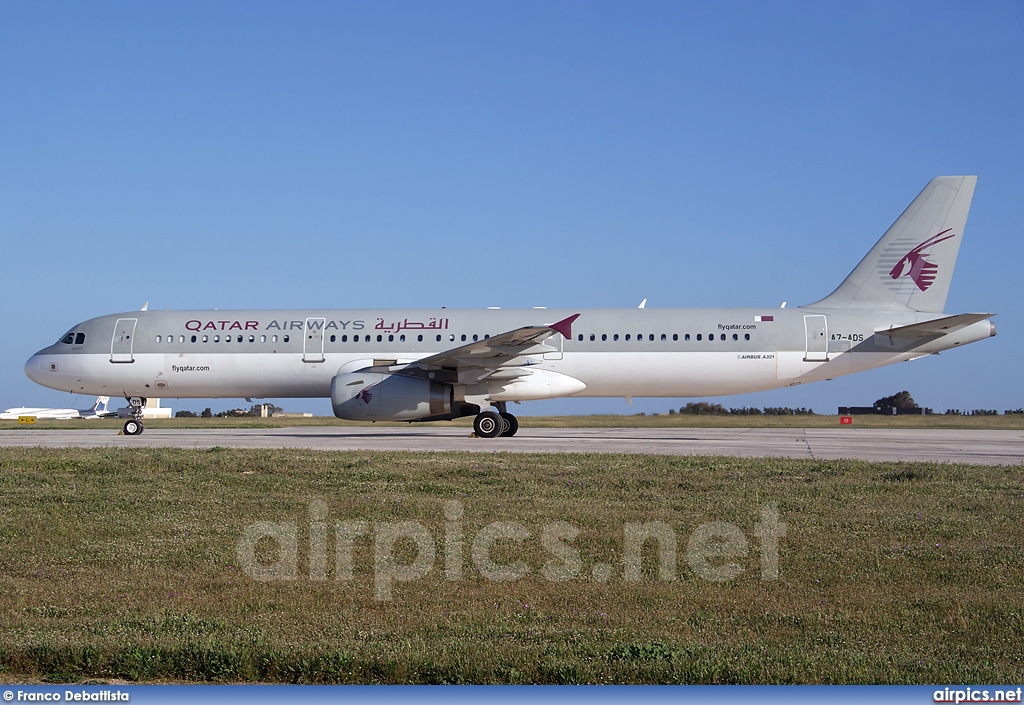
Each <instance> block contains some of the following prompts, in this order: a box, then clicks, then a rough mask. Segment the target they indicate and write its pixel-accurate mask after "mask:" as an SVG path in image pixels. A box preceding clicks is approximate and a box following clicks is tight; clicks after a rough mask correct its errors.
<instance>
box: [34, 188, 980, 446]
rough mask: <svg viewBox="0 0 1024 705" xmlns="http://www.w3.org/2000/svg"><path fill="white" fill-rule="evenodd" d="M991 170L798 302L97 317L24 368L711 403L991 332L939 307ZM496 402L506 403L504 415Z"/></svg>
mask: <svg viewBox="0 0 1024 705" xmlns="http://www.w3.org/2000/svg"><path fill="white" fill-rule="evenodd" d="M976 181H977V177H973V176H945V177H937V178H935V179H932V181H931V182H929V183H928V185H927V186H926V187H925V189H924V190H923V191H921V193H920V194H919V195H918V196H917V198H916V199H914V201H913V202H912V203H911V204H910V206H908V208H907V209H906V211H904V213H903V215H902V216H900V218H899V219H897V221H896V222H895V223H894V224H893V225H892V226H891V227H890V228H889V229H888V230H887V231H886V233H885V234H884V235H883V236H882V237H881V239H879V240H878V242H876V243H875V246H874V247H873V248H872V249H871V250H870V251H869V252H868V254H867V255H865V257H864V259H862V260H861V262H860V264H858V265H857V267H856V268H854V270H853V271H852V272H851V273H850V275H849V276H848V277H847V278H846V279H845V280H844V281H843V282H842V283H841V284H840V285H839V287H837V288H836V290H835V291H834V292H832V293H831V294H830V295H829V296H826V297H825V298H824V299H821V300H820V301H818V302H816V303H813V304H810V305H808V306H802V307H796V308H789V309H784V308H767V307H766V308H711V309H652V308H636V309H562V310H557V309H508V310H500V309H486V310H467V309H461V310H450V309H437V310H427V309H397V310H295V311H274V310H252V311H245V310H242V311H145V310H143V311H135V312H129V313H119V314H112V315H108V316H102V317H99V318H93V319H91V320H88V321H85V322H83V323H81V324H79V325H77V326H75V327H74V328H72V329H71V331H69V332H68V333H67V334H65V336H64V337H63V338H62V339H61V340H60V341H59V342H57V343H55V344H53V345H51V346H49V347H47V348H44V349H43V350H40V351H39V352H38V353H36V354H35V355H33V356H32V357H31V358H30V359H29V361H28V362H27V363H26V365H25V373H26V374H27V375H28V376H29V377H30V378H31V379H33V380H35V381H36V382H38V383H39V384H42V385H45V386H47V387H52V388H54V389H61V390H65V391H69V392H74V393H78V394H96V395H105V396H115V395H119V396H124V397H126V398H128V400H129V403H130V404H131V406H132V407H133V409H135V421H134V422H129V423H128V424H126V428H125V431H126V433H130V434H135V433H140V432H141V429H142V427H141V412H140V411H139V409H140V407H141V405H142V404H143V403H144V399H145V398H147V397H176V398H187V397H199V398H218V397H220V398H239V397H242V398H250V399H251V398H279V397H330V398H331V403H332V406H333V408H334V413H335V415H336V416H339V417H340V418H346V419H361V420H392V421H432V420H439V419H445V418H458V417H460V416H468V415H472V414H476V415H477V419H476V422H475V423H474V428H475V430H476V432H477V434H478V435H481V436H483V437H493V436H494V435H513V434H514V433H515V431H516V429H517V428H518V422H517V421H516V420H515V417H513V416H512V415H511V414H508V413H507V410H506V408H505V405H506V404H507V403H508V402H516V401H527V400H536V399H551V398H557V397H566V396H577V397H706V396H717V395H725V394H739V393H744V392H755V391H760V390H767V389H775V388H779V387H786V386H792V385H797V384H804V383H807V382H814V381H818V380H822V379H828V378H832V377H838V376H841V375H847V374H852V373H854V372H861V371H864V370H869V369H873V368H876V367H882V366H884V365H889V364H892V363H895V362H903V361H907V360H913V359H915V358H918V357H922V356H925V355H930V354H935V353H939V352H941V351H943V350H949V349H951V348H954V347H958V346H960V345H964V344H967V343H972V342H975V341H978V340H982V339H984V338H988V337H990V336H993V335H995V326H994V325H993V324H992V323H991V322H989V321H988V320H987V319H988V318H989V317H990V316H991V315H992V314H987V313H966V314H957V315H947V314H945V313H943V310H944V306H945V301H946V296H947V293H948V291H949V286H950V281H951V277H952V274H953V267H954V264H955V262H956V258H957V253H958V251H959V247H960V241H961V240H962V236H963V232H964V227H965V224H966V221H967V213H968V211H969V209H970V203H971V199H972V197H973V193H974V188H975V184H976ZM492 405H494V406H495V407H496V408H497V409H498V411H497V412H493V411H491V406H492Z"/></svg>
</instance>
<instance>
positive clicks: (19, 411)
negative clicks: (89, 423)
mask: <svg viewBox="0 0 1024 705" xmlns="http://www.w3.org/2000/svg"><path fill="white" fill-rule="evenodd" d="M109 402H110V397H96V403H95V404H93V405H92V408H91V409H48V408H43V407H35V406H16V407H14V408H13V409H5V410H4V411H3V412H2V413H0V419H2V420H4V421H13V420H15V419H17V418H18V417H19V416H35V417H36V418H37V419H102V418H106V417H108V416H117V411H116V410H114V411H111V410H110V409H108V408H107V404H108V403H109Z"/></svg>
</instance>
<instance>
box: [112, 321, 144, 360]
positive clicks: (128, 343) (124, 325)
mask: <svg viewBox="0 0 1024 705" xmlns="http://www.w3.org/2000/svg"><path fill="white" fill-rule="evenodd" d="M138 322H139V319H138V318H118V319H117V324H116V325H114V337H113V338H112V339H111V340H110V361H111V362H135V356H134V355H133V354H132V347H133V345H134V344H135V340H134V338H135V324H136V323H138Z"/></svg>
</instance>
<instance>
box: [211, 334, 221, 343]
mask: <svg viewBox="0 0 1024 705" xmlns="http://www.w3.org/2000/svg"><path fill="white" fill-rule="evenodd" d="M213 342H215V343H219V342H220V336H219V335H215V336H213Z"/></svg>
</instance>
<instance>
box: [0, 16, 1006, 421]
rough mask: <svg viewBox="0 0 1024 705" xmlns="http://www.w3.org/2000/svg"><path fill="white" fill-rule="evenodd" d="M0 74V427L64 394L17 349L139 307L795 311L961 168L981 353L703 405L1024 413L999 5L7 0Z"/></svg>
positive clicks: (966, 269)
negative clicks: (44, 382)
mask: <svg viewBox="0 0 1024 705" xmlns="http://www.w3.org/2000/svg"><path fill="white" fill-rule="evenodd" d="M0 66H2V67H3V69H2V71H0V242H2V243H3V256H2V259H0V275H2V281H3V287H4V296H3V299H2V304H0V306H2V309H0V310H2V312H3V324H4V331H5V335H3V336H2V339H0V408H6V407H9V406H15V405H22V404H26V405H28V404H32V405H36V404H40V405H42V404H45V405H60V406H66V405H68V404H74V403H77V404H80V405H82V406H89V405H91V401H92V400H91V399H83V398H80V397H78V398H76V397H71V396H70V395H68V394H66V393H60V392H56V391H52V390H47V389H44V388H41V387H38V386H36V385H34V384H33V383H32V382H31V381H29V380H28V379H27V378H26V377H25V376H24V374H23V372H22V366H23V364H24V361H25V359H26V358H27V357H28V356H29V355H31V354H32V353H33V352H35V351H36V350H37V349H39V348H41V347H43V346H45V345H47V344H50V343H52V342H53V341H54V340H56V338H57V337H58V336H59V335H60V334H61V333H63V332H64V331H65V330H67V329H68V328H69V327H70V326H71V325H73V324H74V323H76V322H78V321H81V320H83V319H86V318H90V317H93V316H97V315H101V314H105V313H112V312H116V311H125V310H133V309H137V308H139V307H140V306H141V305H142V304H143V302H145V301H149V302H150V308H151V309H165V308H203V309H205V308H220V309H225V308H289V307H296V308H306V307H316V308H334V307H337V308H346V307H411V306H416V307H435V306H437V307H439V306H448V307H450V308H454V307H469V308H482V307H485V306H502V307H506V308H511V307H529V306H551V307H555V306H558V307H563V306H564V307H616V306H622V307H633V306H636V305H637V304H638V303H639V301H640V300H641V299H643V298H647V299H648V300H649V303H648V306H651V307H690V306H694V307H699V306H746V305H772V306H777V305H778V304H779V303H781V302H782V301H788V302H789V304H790V305H791V306H792V305H798V304H802V303H809V302H812V301H815V300H817V299H818V298H821V297H822V296H823V295H825V294H827V293H829V292H830V291H832V289H833V288H834V287H835V286H836V285H837V284H838V283H839V282H840V281H841V280H842V279H843V278H844V277H845V276H846V275H847V274H848V273H849V271H850V270H851V269H852V268H853V266H854V265H855V264H856V263H857V262H858V261H859V259H860V258H861V257H862V256H863V254H864V253H865V252H867V250H868V249H869V248H870V247H871V245H872V244H874V242H875V240H877V238H878V237H879V236H880V235H881V234H882V233H883V232H884V231H885V229H886V228H887V227H888V226H889V224H890V223H891V222H892V221H893V220H895V219H896V217H897V216H899V214H900V213H901V212H902V210H903V208H904V207H906V205H907V204H909V203H910V201H911V200H912V199H913V197H914V196H916V195H917V193H918V191H920V189H921V188H922V187H923V186H924V185H925V184H926V183H927V182H928V180H929V179H931V178H932V177H933V176H937V175H941V174H961V173H970V174H978V175H980V180H979V184H978V189H977V191H976V193H975V198H974V205H973V208H972V211H971V216H970V219H969V221H968V226H967V233H966V237H965V240H964V243H963V245H962V247H961V250H960V258H959V261H958V263H957V269H956V274H955V275H954V279H953V286H952V290H951V293H950V297H949V300H948V302H947V307H946V310H947V311H949V312H966V311H994V312H997V313H998V314H999V315H998V316H997V317H996V318H995V319H994V320H995V322H996V324H997V327H998V329H999V336H998V337H996V338H994V339H991V340H987V341H982V342H980V343H976V344H974V345H971V346H969V347H967V348H965V349H962V350H956V351H950V352H948V353H945V354H943V355H941V356H940V357H937V358H929V359H925V360H919V361H916V362H913V363H909V364H902V365H898V366H895V367H891V368H888V369H884V370H879V371H873V372H868V373H864V374H861V375H856V376H853V377H848V378H842V379H837V380H835V381H833V382H828V383H819V384H816V385H810V386H807V387H802V388H798V389H787V390H779V391H775V392H766V393H761V394H754V395H743V396H738V397H726V398H722V399H720V400H718V401H720V402H722V403H723V404H725V405H726V406H742V405H752V406H766V405H768V406H780V405H784V406H810V407H813V408H815V409H816V410H818V411H822V412H825V411H828V412H833V413H834V410H835V407H836V406H838V405H844V404H870V403H872V402H873V401H874V400H875V399H877V398H879V397H881V396H884V395H888V394H892V393H895V392H897V391H900V390H902V389H908V390H910V391H911V393H912V394H913V396H914V398H915V399H916V400H917V401H918V402H919V403H921V404H922V405H927V406H932V407H934V408H936V409H944V408H946V407H958V408H967V409H974V408H995V409H1000V410H1003V409H1008V408H1018V407H1021V406H1024V384H1022V381H1021V380H1022V375H1021V374H1020V372H1019V370H1018V357H1017V355H1016V354H1015V353H1014V350H1017V349H1020V347H1021V344H1022V343H1024V341H1022V338H1021V333H1020V331H1021V325H1022V323H1024V320H1022V314H1024V310H1022V304H1021V296H1020V293H1019V289H1020V284H1019V282H1020V277H1019V275H1018V272H1019V270H1020V268H1021V265H1022V263H1024V251H1022V250H1024V247H1022V244H1021V233H1020V228H1021V223H1022V222H1024V217H1022V216H1024V198H1022V194H1024V175H1022V174H1024V171H1022V167H1021V159H1022V157H1024V130H1022V128H1021V125H1022V124H1024V91H1022V90H1021V87H1022V86H1024V4H1021V3H1020V2H1015V1H1012V2H970V3H968V2H964V3H959V2H942V1H934V0H929V1H927V2H901V3H891V2H853V3H837V2H836V3H833V2H825V3H819V2H777V3H760V2H724V3H683V2H631V3H625V2H618V3H609V2H593V1H587V2H568V1H566V2H521V1H516V2H484V3H470V2H459V3H449V2H430V3H416V2H403V3H391V2H375V3H341V2H324V3H315V2H302V3H260V2H238V3H232V2H217V3H188V2H175V3H166V4H157V3H128V2H124V3H119V2H98V3H61V2H52V3H27V2H25V3H13V2H10V3H3V4H0ZM207 403H209V404H212V405H213V406H214V408H215V410H216V409H218V408H231V407H234V406H238V405H244V402H241V400H222V401H217V402H199V401H197V400H182V401H181V402H177V401H173V402H169V404H171V405H172V406H174V407H175V408H192V409H201V408H202V406H205V405H207ZM682 403H684V401H682V400H660V399H658V400H635V406H634V407H632V408H630V407H629V406H628V405H627V404H626V402H625V401H624V400H621V399H611V400H588V401H583V400H560V401H551V402H537V403H531V404H527V405H524V406H523V407H519V409H520V412H521V413H596V412H613V413H635V412H637V411H647V412H657V411H664V410H667V409H668V408H669V407H670V406H680V405H681V404H682ZM284 406H286V407H288V408H290V409H294V410H310V411H315V412H317V413H323V414H329V413H330V405H329V403H328V402H327V401H325V400H302V401H298V400H294V401H292V400H289V401H287V402H285V403H284Z"/></svg>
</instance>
